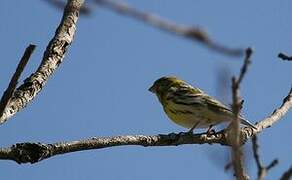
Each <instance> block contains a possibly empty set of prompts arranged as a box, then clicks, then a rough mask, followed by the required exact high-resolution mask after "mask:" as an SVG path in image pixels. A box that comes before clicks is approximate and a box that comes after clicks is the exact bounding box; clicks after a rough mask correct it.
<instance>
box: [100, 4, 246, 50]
mask: <svg viewBox="0 0 292 180" xmlns="http://www.w3.org/2000/svg"><path fill="white" fill-rule="evenodd" d="M95 2H96V3H97V4H99V5H101V6H103V7H106V8H108V9H110V10H112V11H115V12H117V13H119V14H122V15H125V16H129V17H132V18H134V19H137V20H139V21H142V22H144V23H146V24H149V25H151V26H153V27H156V28H158V29H161V30H163V31H166V32H169V33H172V34H175V35H178V36H182V37H185V38H187V39H190V40H192V41H195V42H200V43H202V44H203V45H205V46H206V47H208V48H209V49H211V50H214V51H217V52H219V53H223V54H226V55H231V56H242V54H243V50H242V49H234V48H228V47H226V46H224V45H222V44H219V43H217V42H215V41H213V40H212V39H211V38H210V37H209V36H208V35H207V34H206V32H204V31H203V30H202V29H200V28H198V27H192V26H182V25H178V24H175V23H173V22H171V21H168V20H165V19H162V18H160V17H159V16H156V15H154V14H150V13H147V12H142V11H140V10H138V9H135V8H133V7H130V6H129V5H127V4H126V3H123V2H121V1H113V0H95Z"/></svg>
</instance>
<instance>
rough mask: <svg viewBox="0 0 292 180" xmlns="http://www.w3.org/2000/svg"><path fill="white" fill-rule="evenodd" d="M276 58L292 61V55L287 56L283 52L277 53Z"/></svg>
mask: <svg viewBox="0 0 292 180" xmlns="http://www.w3.org/2000/svg"><path fill="white" fill-rule="evenodd" d="M278 58H280V59H282V60H285V61H292V56H288V55H286V54H284V53H279V54H278Z"/></svg>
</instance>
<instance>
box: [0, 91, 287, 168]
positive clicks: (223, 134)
mask: <svg viewBox="0 0 292 180" xmlns="http://www.w3.org/2000/svg"><path fill="white" fill-rule="evenodd" d="M291 107H292V90H291V91H290V93H289V94H288V96H287V97H286V98H285V99H284V101H283V104H282V105H281V106H280V107H279V108H278V109H276V110H275V111H274V112H273V113H272V115H270V116H269V117H267V118H265V119H263V120H261V121H259V123H258V124H257V125H256V127H257V129H256V130H255V129H253V128H251V127H243V128H241V129H240V144H244V143H245V142H246V141H247V140H248V139H250V138H251V137H253V136H255V135H256V134H259V133H261V132H262V131H263V130H264V129H265V128H268V127H271V126H272V125H273V124H274V123H275V122H277V121H279V120H280V119H281V118H282V117H283V116H284V115H285V114H286V113H287V112H288V110H289V109H290V108H291ZM271 119H272V120H271ZM230 135H231V136H232V134H230V129H225V130H222V131H219V132H217V133H215V134H211V135H210V134H206V133H202V134H193V135H191V134H186V133H179V134H175V133H172V134H168V135H152V136H145V135H128V136H116V137H93V138H90V139H86V140H78V141H71V142H60V143H54V144H43V143H19V144H15V145H13V146H11V147H7V148H1V149H0V159H2V160H13V161H15V162H17V163H36V162H39V161H41V160H44V159H47V158H50V157H53V156H55V155H61V154H66V153H71V152H76V151H84V150H91V149H102V148H109V147H114V146H127V145H139V146H144V147H148V146H178V145H183V144H221V145H224V146H231V145H232V144H231V142H230V140H229V139H230V137H228V136H230Z"/></svg>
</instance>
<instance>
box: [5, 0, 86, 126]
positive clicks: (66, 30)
mask: <svg viewBox="0 0 292 180" xmlns="http://www.w3.org/2000/svg"><path fill="white" fill-rule="evenodd" d="M83 2H84V0H69V1H68V4H67V5H66V7H65V10H64V14H63V18H62V20H61V23H60V25H59V27H58V28H57V30H56V33H55V36H54V37H53V39H52V40H51V41H50V42H49V44H48V46H47V48H46V50H45V52H44V55H43V59H42V62H41V64H40V65H39V67H38V69H37V70H36V72H35V73H33V74H32V75H31V76H30V77H28V78H27V79H25V80H24V83H23V84H22V85H21V86H19V87H18V88H17V89H16V91H15V92H14V94H13V96H12V98H11V99H10V101H9V103H8V104H7V106H6V108H5V111H4V112H3V114H2V116H1V117H0V124H3V123H4V122H6V121H7V120H8V118H10V117H11V116H13V115H14V114H16V113H17V112H18V111H20V110H21V109H23V108H24V107H25V106H26V105H27V104H28V103H29V102H30V101H32V100H33V99H34V98H35V96H36V95H37V94H38V93H39V92H40V91H41V90H42V88H43V87H44V85H45V84H46V82H47V81H48V79H49V77H50V76H51V75H52V74H53V73H54V72H55V71H56V69H57V67H58V66H59V65H60V64H61V63H62V61H63V59H64V55H65V53H66V51H67V48H68V47H69V45H70V44H71V43H72V41H73V37H74V34H75V30H76V23H77V19H78V16H79V9H80V8H81V6H82V4H83Z"/></svg>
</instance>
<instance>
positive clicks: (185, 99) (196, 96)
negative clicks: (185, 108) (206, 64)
mask: <svg viewBox="0 0 292 180" xmlns="http://www.w3.org/2000/svg"><path fill="white" fill-rule="evenodd" d="M202 93H203V92H202V91H201V90H197V89H194V88H192V87H190V86H182V87H179V88H176V89H175V90H174V91H172V92H170V93H169V94H168V97H167V99H168V100H172V101H173V102H174V103H176V104H182V105H193V106H198V105H199V106H206V105H205V104H204V100H203V99H202V97H201V95H202Z"/></svg>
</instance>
